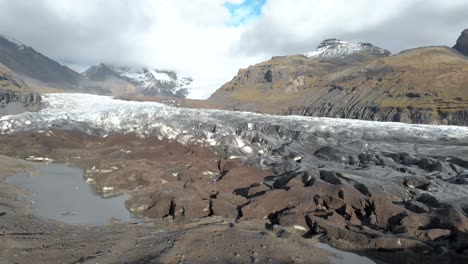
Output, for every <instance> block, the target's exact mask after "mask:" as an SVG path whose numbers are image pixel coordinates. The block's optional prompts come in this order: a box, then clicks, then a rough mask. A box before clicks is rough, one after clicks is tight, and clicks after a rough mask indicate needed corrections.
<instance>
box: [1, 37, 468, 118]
mask: <svg viewBox="0 0 468 264" xmlns="http://www.w3.org/2000/svg"><path fill="white" fill-rule="evenodd" d="M467 56H468V30H464V31H463V32H462V34H461V35H460V37H459V38H458V40H457V41H456V44H455V45H454V46H453V48H449V47H445V46H432V47H421V48H415V49H410V50H406V51H402V52H400V53H397V54H393V55H392V54H391V53H390V51H388V50H386V49H384V48H381V47H377V46H374V45H372V44H370V43H361V42H349V41H343V40H338V39H326V40H324V41H323V42H322V43H320V45H319V46H318V47H317V48H316V49H315V50H313V51H311V52H307V53H305V54H301V55H290V56H276V57H273V58H272V59H271V60H269V61H265V62H261V63H259V64H256V65H253V66H250V67H248V68H246V69H241V70H239V73H238V74H237V76H235V77H234V78H233V79H232V80H231V81H229V82H227V83H226V84H224V85H223V86H222V87H221V88H219V89H218V90H217V91H216V92H215V93H213V94H212V96H211V97H210V98H209V99H208V100H207V101H206V102H205V103H204V102H201V101H200V102H197V103H196V105H202V106H203V105H206V106H207V107H213V106H216V108H224V109H229V110H242V111H254V112H260V113H269V114H294V115H306V116H320V117H338V118H352V119H364V120H375V121H396V122H406V123H424V124H448V125H468V74H466V73H467V72H468V57H467ZM0 63H1V64H3V66H2V69H3V72H4V74H3V77H2V78H3V79H2V80H1V82H2V87H0V89H1V90H10V91H11V90H15V89H16V90H18V89H19V90H22V92H21V93H22V94H25V93H27V92H28V91H29V92H31V94H34V92H60V91H73V92H85V93H94V94H112V95H117V96H124V97H125V96H127V97H130V98H136V97H141V96H150V97H154V96H159V97H161V98H167V97H173V98H174V97H176V98H185V97H186V96H187V94H188V87H189V86H190V84H191V83H192V81H193V80H192V78H188V77H181V76H179V75H178V74H177V73H176V72H174V71H167V70H158V69H151V68H145V67H127V66H118V65H112V64H106V63H98V64H96V65H93V66H91V67H89V68H88V69H87V70H86V71H85V72H83V73H81V74H80V73H77V72H75V71H73V70H72V69H70V68H68V67H67V66H65V65H62V64H60V63H58V62H56V61H54V60H52V59H50V58H48V57H47V56H45V55H42V54H41V53H39V52H37V51H36V50H34V49H33V48H31V47H28V46H26V45H24V44H22V43H21V42H19V41H16V40H12V39H8V38H5V37H0ZM5 76H8V80H7V77H5ZM15 84H17V85H15ZM17 86H18V87H17ZM12 88H15V89H12ZM139 100H140V99H139ZM141 100H142V101H145V100H147V99H141ZM150 100H152V99H150ZM155 100H158V99H155ZM164 100H166V99H164ZM166 101H167V100H166ZM177 104H178V105H193V103H190V104H184V103H183V102H181V101H178V103H177Z"/></svg>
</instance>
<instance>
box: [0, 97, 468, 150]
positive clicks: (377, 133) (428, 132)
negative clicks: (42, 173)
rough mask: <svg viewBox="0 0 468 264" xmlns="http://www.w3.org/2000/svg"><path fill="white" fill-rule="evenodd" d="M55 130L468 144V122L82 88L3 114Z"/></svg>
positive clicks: (21, 125)
mask: <svg viewBox="0 0 468 264" xmlns="http://www.w3.org/2000/svg"><path fill="white" fill-rule="evenodd" d="M51 129H64V130H77V131H82V132H86V133H88V134H96V135H100V136H105V135H107V134H111V133H117V134H126V133H137V134H139V135H140V136H142V137H151V136H156V137H159V138H160V139H171V140H177V141H179V142H181V143H200V142H207V143H209V144H210V145H220V144H223V142H224V141H226V137H229V136H233V137H234V138H233V141H232V143H234V145H235V146H238V147H244V146H245V145H251V146H257V147H255V148H256V149H257V148H258V144H255V143H252V142H245V138H246V137H247V136H246V135H248V134H249V135H250V136H251V137H252V136H254V135H253V134H255V133H254V132H261V131H263V132H262V133H263V134H264V135H263V139H264V141H262V142H263V143H266V145H271V144H273V142H274V141H281V140H288V139H287V138H286V137H285V136H284V135H283V136H282V137H279V138H278V137H277V138H274V139H273V138H270V139H269V137H268V136H269V135H268V133H266V132H265V131H267V130H269V129H270V130H271V129H274V130H278V129H280V130H283V131H286V130H288V131H290V132H294V133H296V134H298V135H300V137H301V138H305V137H307V136H314V139H315V141H317V142H320V141H323V142H324V144H325V142H326V144H332V145H333V144H335V145H336V144H338V142H339V141H344V140H363V141H366V142H367V143H368V144H367V145H368V146H369V144H371V145H379V144H388V143H390V142H393V143H395V144H403V143H410V144H415V143H423V142H424V143H425V144H429V143H436V144H439V143H441V142H445V143H448V142H450V143H453V144H457V145H460V144H467V143H468V127H461V126H440V125H437V126H435V125H416V124H404V123H395V122H374V121H363V120H352V119H338V118H324V117H303V116H274V115H266V114H257V113H250V112H234V111H225V110H206V109H189V108H176V107H171V106H166V105H163V104H160V103H156V102H133V101H124V100H118V99H114V98H113V97H111V96H99V95H90V94H78V93H57V94H45V95H44V96H43V109H42V110H41V111H39V112H26V113H23V114H20V115H10V116H4V117H2V118H1V119H0V133H1V134H8V133H15V132H20V131H29V130H37V131H48V130H51ZM260 130H261V131H260ZM270 136H271V135H270ZM247 141H251V140H250V139H249V140H247ZM379 142H380V143H379ZM257 143H259V142H257ZM260 143H261V142H260ZM260 145H261V144H260Z"/></svg>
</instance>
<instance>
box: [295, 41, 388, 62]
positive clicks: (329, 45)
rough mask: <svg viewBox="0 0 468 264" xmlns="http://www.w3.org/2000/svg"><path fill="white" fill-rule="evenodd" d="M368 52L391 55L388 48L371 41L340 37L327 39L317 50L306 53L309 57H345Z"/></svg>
mask: <svg viewBox="0 0 468 264" xmlns="http://www.w3.org/2000/svg"><path fill="white" fill-rule="evenodd" d="M359 53H367V54H374V55H378V56H389V55H390V52H389V51H388V50H386V49H382V48H379V47H376V46H374V45H372V44H370V43H362V42H350V41H343V40H338V39H326V40H324V41H322V43H320V45H319V46H318V47H317V49H316V50H314V51H312V52H308V53H306V54H304V55H305V56H307V57H324V58H343V57H346V56H349V55H353V54H359Z"/></svg>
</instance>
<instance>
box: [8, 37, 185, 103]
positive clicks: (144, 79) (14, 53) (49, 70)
mask: <svg viewBox="0 0 468 264" xmlns="http://www.w3.org/2000/svg"><path fill="white" fill-rule="evenodd" d="M0 63H1V64H3V65H4V67H6V68H8V69H9V70H10V71H11V72H14V73H15V74H16V75H17V76H18V78H20V79H22V80H23V81H24V82H25V83H27V84H28V86H29V87H30V88H31V89H32V90H34V91H38V92H60V91H73V92H86V93H94V94H112V95H151V96H154V95H160V96H166V97H179V98H180V97H182V98H183V97H186V96H187V95H188V86H189V85H190V84H191V83H192V81H193V80H192V79H191V78H188V77H180V76H178V74H177V73H176V72H174V71H168V70H157V69H149V68H145V67H133V68H132V67H126V66H108V65H106V64H104V63H98V64H96V65H93V66H91V67H90V68H89V69H87V70H86V71H85V72H83V73H81V74H80V73H78V72H75V71H74V70H72V69H70V68H68V67H67V66H66V65H63V64H61V63H59V62H57V61H55V60H53V59H51V58H49V57H47V56H45V55H43V54H41V53H40V52H38V51H36V50H35V49H33V48H32V47H29V46H27V45H25V44H23V43H21V42H19V41H17V40H14V39H9V38H7V37H3V36H0Z"/></svg>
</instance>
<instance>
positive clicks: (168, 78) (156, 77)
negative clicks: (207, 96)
mask: <svg viewBox="0 0 468 264" xmlns="http://www.w3.org/2000/svg"><path fill="white" fill-rule="evenodd" d="M110 68H111V69H112V70H113V71H114V72H116V73H117V74H119V75H120V76H122V77H123V78H125V79H126V80H127V81H129V82H130V83H132V84H134V85H136V86H138V87H140V88H141V89H142V93H143V94H144V95H148V96H153V95H162V96H171V97H173V96H175V97H186V96H187V94H188V90H187V88H188V86H189V85H190V84H191V83H192V81H193V80H192V78H188V77H180V76H178V75H177V73H175V72H174V71H166V70H156V69H149V68H131V67H115V66H110Z"/></svg>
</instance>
